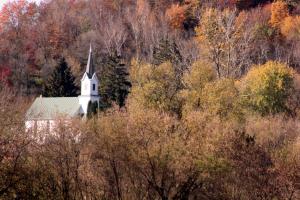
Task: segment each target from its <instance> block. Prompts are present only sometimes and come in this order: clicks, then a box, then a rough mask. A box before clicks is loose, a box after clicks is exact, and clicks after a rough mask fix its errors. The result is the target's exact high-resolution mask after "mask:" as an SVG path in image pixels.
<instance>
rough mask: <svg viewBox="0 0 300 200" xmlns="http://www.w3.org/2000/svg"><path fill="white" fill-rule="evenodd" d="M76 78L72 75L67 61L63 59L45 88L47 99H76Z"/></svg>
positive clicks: (44, 92) (44, 93) (44, 94)
mask: <svg viewBox="0 0 300 200" xmlns="http://www.w3.org/2000/svg"><path fill="white" fill-rule="evenodd" d="M74 80H75V78H74V76H73V75H72V73H71V70H70V68H69V67H68V64H67V63H66V61H65V59H64V58H62V59H61V60H60V61H59V63H58V65H57V66H56V67H55V69H54V71H53V73H52V74H51V75H50V77H49V79H48V80H47V81H46V83H45V84H44V86H43V96H45V97H74V96H77V90H78V87H77V86H76V85H75V83H74Z"/></svg>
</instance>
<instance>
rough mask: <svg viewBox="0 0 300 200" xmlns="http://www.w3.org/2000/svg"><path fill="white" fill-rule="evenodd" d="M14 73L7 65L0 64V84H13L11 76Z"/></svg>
mask: <svg viewBox="0 0 300 200" xmlns="http://www.w3.org/2000/svg"><path fill="white" fill-rule="evenodd" d="M11 75H12V71H11V69H10V68H9V67H7V66H0V84H1V85H5V86H9V87H10V86H12V82H11V81H10V76H11Z"/></svg>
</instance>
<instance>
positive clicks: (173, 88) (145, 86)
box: [130, 62, 181, 113]
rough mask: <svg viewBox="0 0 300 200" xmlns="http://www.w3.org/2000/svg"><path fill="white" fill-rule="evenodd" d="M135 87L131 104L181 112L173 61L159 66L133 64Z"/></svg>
mask: <svg viewBox="0 0 300 200" xmlns="http://www.w3.org/2000/svg"><path fill="white" fill-rule="evenodd" d="M131 73H132V74H131V80H132V81H133V87H132V90H131V95H130V102H131V104H138V105H139V106H140V107H143V108H148V109H157V110H159V111H165V112H173V113H179V111H180V107H181V100H180V98H179V96H178V91H179V88H178V85H177V84H178V81H177V78H176V74H175V71H174V67H173V66H172V64H171V63H169V62H168V63H163V64H161V65H159V66H151V65H149V64H137V63H136V64H133V65H132V68H131Z"/></svg>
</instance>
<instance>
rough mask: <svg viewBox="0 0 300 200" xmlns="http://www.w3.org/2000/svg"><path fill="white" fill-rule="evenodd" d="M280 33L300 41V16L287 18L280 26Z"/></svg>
mask: <svg viewBox="0 0 300 200" xmlns="http://www.w3.org/2000/svg"><path fill="white" fill-rule="evenodd" d="M280 31H281V34H282V35H284V36H285V37H286V38H288V39H298V38H299V37H300V16H289V17H286V18H285V19H284V20H283V22H282V24H281V26H280Z"/></svg>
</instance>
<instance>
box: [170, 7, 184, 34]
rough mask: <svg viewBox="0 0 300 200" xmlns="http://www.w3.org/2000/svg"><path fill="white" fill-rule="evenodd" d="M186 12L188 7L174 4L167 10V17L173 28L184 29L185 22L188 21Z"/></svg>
mask: <svg viewBox="0 0 300 200" xmlns="http://www.w3.org/2000/svg"><path fill="white" fill-rule="evenodd" d="M185 12H186V7H185V6H180V5H178V4H175V5H174V4H173V5H172V6H171V7H170V8H169V9H167V11H166V16H167V18H168V20H169V23H170V25H171V27H172V28H174V29H180V28H182V25H183V22H184V20H185V19H186V16H185Z"/></svg>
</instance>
